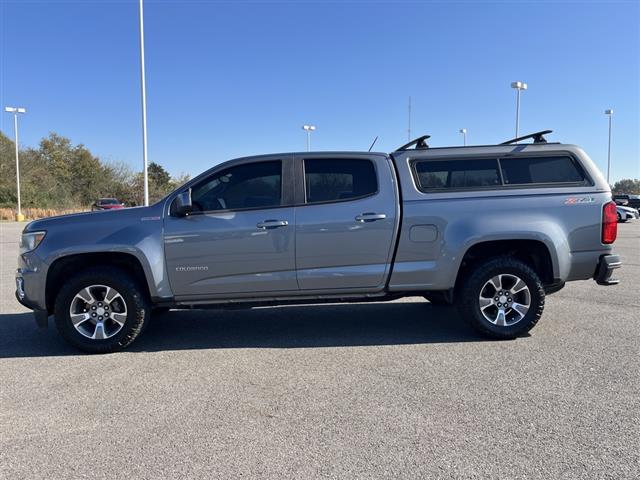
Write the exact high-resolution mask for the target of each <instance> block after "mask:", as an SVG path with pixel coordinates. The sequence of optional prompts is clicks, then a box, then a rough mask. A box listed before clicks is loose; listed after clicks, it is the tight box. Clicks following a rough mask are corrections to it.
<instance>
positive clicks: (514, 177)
mask: <svg viewBox="0 0 640 480" xmlns="http://www.w3.org/2000/svg"><path fill="white" fill-rule="evenodd" d="M500 166H501V167H502V175H503V177H504V183H505V185H524V184H531V183H582V182H584V175H583V174H582V172H581V170H580V169H579V168H578V166H577V165H576V164H575V162H574V161H573V159H571V157H568V156H557V157H556V156H549V157H514V158H501V159H500Z"/></svg>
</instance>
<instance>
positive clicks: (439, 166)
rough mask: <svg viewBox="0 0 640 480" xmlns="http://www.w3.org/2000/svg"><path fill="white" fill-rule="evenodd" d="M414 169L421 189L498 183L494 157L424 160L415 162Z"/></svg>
mask: <svg viewBox="0 0 640 480" xmlns="http://www.w3.org/2000/svg"><path fill="white" fill-rule="evenodd" d="M415 169H416V173H417V175H418V184H419V186H420V188H421V189H423V190H431V189H443V188H476V187H492V186H496V185H500V174H499V173H498V161H497V160H495V159H473V160H433V161H431V160H424V161H421V162H417V163H416V164H415Z"/></svg>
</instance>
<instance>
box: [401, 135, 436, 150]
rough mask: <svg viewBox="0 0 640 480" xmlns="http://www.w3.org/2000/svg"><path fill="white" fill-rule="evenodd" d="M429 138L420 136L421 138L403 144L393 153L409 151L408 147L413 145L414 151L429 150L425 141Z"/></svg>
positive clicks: (428, 136) (429, 136)
mask: <svg viewBox="0 0 640 480" xmlns="http://www.w3.org/2000/svg"><path fill="white" fill-rule="evenodd" d="M429 138H431V135H422V136H421V137H418V138H415V139H413V140H411V141H410V142H409V143H405V144H404V145H402V146H401V147H399V148H397V149H396V150H395V151H396V152H402V151H404V150H409V147H413V146H414V145H415V147H414V150H425V149H427V148H429V145H427V140H428V139H429Z"/></svg>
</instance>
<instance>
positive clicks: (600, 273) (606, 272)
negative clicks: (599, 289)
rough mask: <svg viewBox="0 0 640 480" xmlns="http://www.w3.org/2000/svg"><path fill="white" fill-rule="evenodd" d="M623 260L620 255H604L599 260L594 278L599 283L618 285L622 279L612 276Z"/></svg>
mask: <svg viewBox="0 0 640 480" xmlns="http://www.w3.org/2000/svg"><path fill="white" fill-rule="evenodd" d="M621 266H622V262H621V261H620V256H618V255H602V256H601V257H600V260H599V261H598V267H597V268H596V273H595V275H594V276H593V279H594V280H595V281H596V283H597V284H598V285H617V284H618V283H620V280H618V279H615V278H611V275H612V274H613V271H614V270H615V269H616V268H620V267H621Z"/></svg>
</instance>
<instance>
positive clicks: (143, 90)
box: [140, 0, 149, 206]
mask: <svg viewBox="0 0 640 480" xmlns="http://www.w3.org/2000/svg"><path fill="white" fill-rule="evenodd" d="M142 1H143V0H140V90H141V94H142V160H143V162H144V168H143V172H144V204H145V206H148V205H149V172H148V158H147V88H146V82H145V73H144V11H143V7H142Z"/></svg>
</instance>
